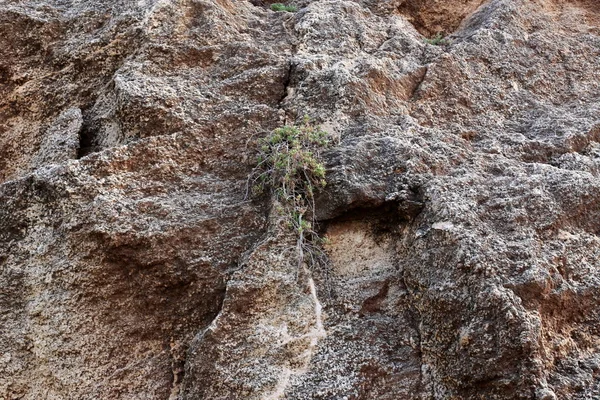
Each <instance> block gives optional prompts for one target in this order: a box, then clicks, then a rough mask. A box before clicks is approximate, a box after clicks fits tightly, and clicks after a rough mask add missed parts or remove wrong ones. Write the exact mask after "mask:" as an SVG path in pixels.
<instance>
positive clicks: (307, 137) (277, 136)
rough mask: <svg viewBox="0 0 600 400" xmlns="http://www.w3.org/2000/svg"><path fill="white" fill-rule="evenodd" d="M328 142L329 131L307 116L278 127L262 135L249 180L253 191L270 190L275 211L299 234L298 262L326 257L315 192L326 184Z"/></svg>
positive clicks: (309, 261)
mask: <svg viewBox="0 0 600 400" xmlns="http://www.w3.org/2000/svg"><path fill="white" fill-rule="evenodd" d="M328 146H329V139H328V135H327V133H326V132H324V131H322V130H321V129H319V128H318V127H316V126H314V125H312V124H311V123H310V121H309V119H308V118H305V119H304V121H303V123H302V124H301V125H297V126H296V125H293V126H283V127H281V128H277V129H275V130H274V131H273V132H271V134H269V135H268V136H267V137H265V138H262V139H260V141H259V155H258V160H257V166H256V167H255V168H254V170H253V173H252V174H251V176H250V178H249V181H248V187H249V188H251V190H252V193H253V194H254V195H260V194H262V193H265V192H267V191H268V192H269V193H270V194H271V196H272V198H273V200H274V201H273V205H274V211H275V212H277V213H278V214H279V216H281V217H283V219H284V221H285V222H284V223H285V224H286V227H287V228H289V229H291V230H292V231H293V232H294V233H295V234H296V235H297V238H298V241H297V250H298V256H299V264H302V263H303V262H306V263H307V264H308V265H309V266H311V267H312V266H314V265H316V264H321V263H322V262H323V261H324V260H325V257H324V253H323V251H322V250H321V244H322V243H323V239H321V238H320V237H319V235H318V233H317V231H316V227H315V224H316V217H315V194H316V192H317V191H319V190H320V189H322V188H323V187H325V185H326V182H325V166H324V164H323V159H322V152H323V150H325V149H326V148H327V147H328Z"/></svg>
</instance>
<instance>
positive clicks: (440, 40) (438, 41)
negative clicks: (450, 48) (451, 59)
mask: <svg viewBox="0 0 600 400" xmlns="http://www.w3.org/2000/svg"><path fill="white" fill-rule="evenodd" d="M425 43H428V44H431V45H433V46H443V45H446V44H450V41H449V40H448V39H446V38H444V35H442V34H441V33H438V34H437V35H435V36H434V37H432V38H429V39H427V38H426V39H425Z"/></svg>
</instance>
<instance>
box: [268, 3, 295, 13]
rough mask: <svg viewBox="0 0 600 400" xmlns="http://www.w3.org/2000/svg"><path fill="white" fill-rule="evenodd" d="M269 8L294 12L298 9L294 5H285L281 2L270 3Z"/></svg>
mask: <svg viewBox="0 0 600 400" xmlns="http://www.w3.org/2000/svg"><path fill="white" fill-rule="evenodd" d="M271 10H273V11H285V12H296V11H298V9H297V8H296V6H286V5H285V4H282V3H274V4H271Z"/></svg>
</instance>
